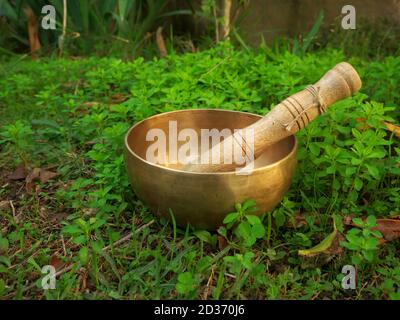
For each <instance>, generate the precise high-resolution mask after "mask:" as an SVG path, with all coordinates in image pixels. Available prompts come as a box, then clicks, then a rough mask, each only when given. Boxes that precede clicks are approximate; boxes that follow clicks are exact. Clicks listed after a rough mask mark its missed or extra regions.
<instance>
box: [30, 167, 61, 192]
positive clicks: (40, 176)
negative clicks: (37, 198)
mask: <svg viewBox="0 0 400 320" xmlns="http://www.w3.org/2000/svg"><path fill="white" fill-rule="evenodd" d="M56 176H58V173H56V172H52V171H49V170H46V169H41V168H34V169H33V170H32V171H31V172H30V173H29V174H28V176H27V177H26V179H25V182H26V191H27V192H29V193H32V191H33V185H34V181H37V180H39V181H40V182H42V183H46V182H47V181H49V180H51V179H53V178H54V177H56Z"/></svg>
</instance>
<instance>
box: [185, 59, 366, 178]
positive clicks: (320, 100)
mask: <svg viewBox="0 0 400 320" xmlns="http://www.w3.org/2000/svg"><path fill="white" fill-rule="evenodd" d="M360 88H361V79H360V77H359V75H358V73H357V71H356V70H355V69H354V68H353V67H352V66H351V65H350V64H349V63H347V62H341V63H339V64H337V65H336V66H335V67H334V68H332V69H331V70H329V71H328V72H327V73H326V74H325V75H324V76H323V77H322V78H321V79H320V80H319V81H318V82H317V83H315V84H314V85H311V86H308V87H307V88H305V89H304V90H302V91H299V92H297V93H295V94H293V95H292V96H290V97H288V98H286V99H285V100H283V101H282V102H281V103H279V104H278V105H276V106H275V107H274V108H273V109H272V110H271V111H270V112H269V113H268V114H267V115H266V116H264V117H263V118H262V119H260V120H258V121H257V122H255V123H254V124H252V125H251V126H248V127H247V128H245V129H244V130H247V129H252V130H253V132H254V157H252V159H255V158H257V156H259V155H260V154H261V153H262V152H263V150H264V149H265V148H267V147H268V146H270V145H272V144H274V143H276V142H278V141H280V140H282V139H284V138H286V137H288V136H290V135H293V134H294V133H296V132H297V131H299V130H300V129H302V128H304V127H305V126H306V125H307V124H308V123H310V122H311V121H312V120H314V119H315V118H316V117H317V116H318V115H320V114H321V113H323V112H324V111H326V108H327V107H328V106H330V105H331V104H333V103H335V102H337V101H339V100H342V99H344V98H347V97H349V96H351V95H353V94H354V93H355V92H357V91H358V90H359V89H360ZM227 139H229V140H228V141H225V142H226V143H225V142H224V143H219V144H217V145H215V146H214V147H212V148H211V149H210V155H211V154H212V151H215V150H218V149H219V150H220V161H219V163H218V164H212V163H211V162H210V164H201V165H199V164H195V163H196V162H197V161H198V159H197V160H196V161H195V163H193V164H188V165H185V166H183V170H190V171H194V172H221V171H229V170H232V169H234V168H235V167H237V164H236V163H234V162H233V163H232V164H226V163H224V152H230V154H233V152H232V150H224V148H223V145H224V146H227V147H228V148H229V147H230V148H232V149H233V145H234V143H240V142H243V144H242V146H244V145H245V143H248V141H246V136H245V135H243V136H240V135H236V136H235V135H232V136H230V137H228V138H227ZM225 140H226V139H225Z"/></svg>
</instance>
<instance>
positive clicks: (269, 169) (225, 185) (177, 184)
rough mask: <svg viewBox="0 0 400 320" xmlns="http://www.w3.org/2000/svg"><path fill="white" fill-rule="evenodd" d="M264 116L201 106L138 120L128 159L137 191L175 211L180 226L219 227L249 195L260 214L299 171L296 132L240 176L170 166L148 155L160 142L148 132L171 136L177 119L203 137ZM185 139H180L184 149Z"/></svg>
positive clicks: (160, 211) (162, 210)
mask: <svg viewBox="0 0 400 320" xmlns="http://www.w3.org/2000/svg"><path fill="white" fill-rule="evenodd" d="M260 118H261V116H259V115H255V114H250V113H244V112H237V111H228V110H217V109H195V110H180V111H173V112H167V113H162V114H158V115H155V116H153V117H150V118H147V119H145V120H143V121H141V122H139V123H137V124H135V125H134V126H133V127H131V128H130V130H129V131H128V133H127V134H126V137H125V163H126V167H127V170H128V175H129V179H130V182H131V185H132V188H133V190H134V191H135V193H136V195H137V196H138V197H139V198H140V199H141V200H142V201H143V202H144V203H145V204H146V205H147V206H148V207H149V208H150V210H151V211H152V212H153V213H155V214H157V215H161V216H164V217H166V218H170V211H171V212H172V213H173V214H174V216H175V219H176V223H177V224H178V225H179V226H185V225H186V224H187V223H190V224H191V225H192V226H194V227H195V228H200V229H209V230H213V229H216V228H217V227H218V226H220V225H222V221H223V219H224V217H225V216H226V214H228V213H229V212H232V211H233V210H234V205H235V203H237V202H243V201H244V200H246V199H254V200H255V201H256V202H257V208H258V211H257V212H256V213H255V214H258V215H261V214H263V213H264V212H266V211H269V210H271V209H273V208H274V207H275V206H276V205H277V204H278V203H279V202H280V200H281V199H282V197H283V195H284V194H285V192H286V191H287V190H288V188H289V186H290V183H291V180H292V176H293V173H294V171H295V167H296V163H297V161H296V151H297V142H296V138H295V137H294V136H290V137H288V138H286V139H284V140H281V141H279V142H278V143H276V144H274V145H272V146H270V147H269V148H268V149H266V150H265V151H264V153H263V154H262V155H261V156H259V157H258V158H257V159H256V160H255V165H254V169H253V171H252V172H251V173H250V174H248V175H238V174H237V172H236V171H230V172H220V173H197V172H187V171H182V170H179V169H176V168H174V166H172V165H171V166H170V165H169V164H168V163H167V164H166V165H165V166H164V165H159V164H155V163H151V162H149V161H147V160H146V150H148V147H149V146H150V145H151V144H153V143H154V141H146V135H147V132H148V131H149V130H150V129H153V128H159V129H162V130H163V131H164V132H165V133H166V134H167V139H168V131H169V122H170V121H176V123H177V129H178V132H179V131H180V130H181V129H185V128H192V129H195V130H196V132H198V134H199V136H200V130H201V129H212V128H216V129H218V130H222V129H225V128H228V129H230V130H232V132H233V131H234V129H241V128H245V127H247V126H249V125H250V124H252V123H253V122H255V121H257V120H259V119H260ZM183 143H185V142H180V143H179V142H178V148H179V144H183ZM167 148H168V145H167ZM166 151H167V153H168V150H166ZM166 156H168V154H167V155H166Z"/></svg>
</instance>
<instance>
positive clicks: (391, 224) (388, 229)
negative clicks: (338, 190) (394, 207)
mask: <svg viewBox="0 0 400 320" xmlns="http://www.w3.org/2000/svg"><path fill="white" fill-rule="evenodd" d="M363 220H365V219H363ZM343 223H344V224H345V225H350V226H354V227H356V226H357V225H356V224H355V223H353V222H352V217H350V216H346V217H344V218H343ZM371 230H378V231H379V232H380V233H382V236H383V239H381V240H380V244H383V243H385V242H386V241H393V240H396V239H399V238H400V216H396V217H393V218H390V219H386V218H384V219H376V227H372V228H371Z"/></svg>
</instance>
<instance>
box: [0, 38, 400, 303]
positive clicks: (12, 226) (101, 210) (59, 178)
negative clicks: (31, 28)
mask: <svg viewBox="0 0 400 320" xmlns="http://www.w3.org/2000/svg"><path fill="white" fill-rule="evenodd" d="M344 60H345V61H349V62H351V63H352V64H353V65H354V66H355V68H356V69H357V70H358V71H359V73H360V76H361V78H362V80H363V88H362V90H361V92H359V93H358V94H356V95H355V96H353V97H351V98H348V99H345V100H343V101H341V102H338V103H336V104H335V105H333V106H332V107H330V108H329V111H328V112H327V113H326V114H323V115H321V116H320V117H318V118H317V119H316V120H315V121H313V122H312V123H311V124H310V125H309V126H307V127H306V128H305V129H304V130H302V131H301V132H299V133H298V134H297V138H298V142H299V148H298V167H297V170H296V175H295V177H294V180H293V183H292V184H291V187H290V189H289V191H288V192H287V193H286V195H285V197H284V199H283V200H282V202H281V203H280V204H279V205H278V206H277V207H276V208H275V209H274V210H272V211H270V212H265V213H263V215H262V216H260V217H258V216H255V215H254V212H255V211H254V208H256V207H257V203H255V202H254V201H253V200H252V199H246V200H245V201H243V203H237V204H235V203H232V212H231V213H229V214H227V216H226V218H225V220H224V226H221V227H220V228H219V229H218V230H217V231H207V230H196V229H194V228H192V227H191V226H187V227H186V228H181V227H178V226H177V225H176V224H175V221H174V219H173V212H171V219H164V218H159V217H158V216H155V215H153V214H152V213H151V212H149V210H148V208H147V207H146V205H145V204H144V203H142V202H141V201H140V200H139V199H138V198H137V197H136V195H135V194H134V193H133V191H132V190H131V188H130V185H129V182H128V178H127V173H126V170H125V165H124V160H123V137H124V135H125V134H126V132H127V130H128V128H129V127H130V126H132V125H133V124H134V123H136V122H138V121H140V120H143V119H145V118H146V117H149V116H151V115H154V114H157V113H161V112H166V111H172V110H178V109H188V108H221V109H228V110H239V111H245V112H251V113H256V114H261V115H262V114H266V113H267V112H268V110H270V108H271V107H272V106H274V105H275V104H277V103H278V102H279V101H281V100H282V99H284V98H285V97H287V96H289V95H290V94H293V93H295V92H297V91H299V90H301V89H303V88H304V87H305V86H306V85H308V84H310V83H314V82H315V81H316V80H317V79H318V78H319V77H320V76H321V75H322V74H323V73H324V72H326V71H327V70H329V69H330V68H332V67H333V66H334V65H335V64H336V63H338V62H341V61H344ZM0 72H1V76H0V88H1V90H0V154H1V157H0V167H1V170H0V297H1V298H9V299H10V298H16V299H22V298H39V299H40V298H47V299H174V298H184V299H195V298H196V299H399V298H400V259H399V250H398V248H399V242H398V241H399V240H397V238H396V237H392V239H388V238H387V237H386V236H385V232H384V231H385V230H383V231H382V230H380V231H379V230H378V229H377V227H378V226H379V225H380V224H379V223H380V221H381V220H382V219H391V220H392V221H397V216H398V215H399V214H400V178H399V173H400V143H399V141H400V140H399V139H400V138H399V131H396V129H393V126H395V125H396V123H397V124H398V122H399V119H400V111H399V109H398V106H399V103H400V58H399V57H396V56H390V55H388V56H386V57H384V58H381V59H379V60H373V61H371V60H369V59H368V60H367V59H365V58H363V57H352V58H348V57H346V55H345V53H344V52H342V51H341V50H337V49H329V48H326V49H324V50H323V51H322V50H321V51H316V52H311V53H310V52H309V53H307V52H302V54H301V55H299V54H296V53H294V52H292V51H288V50H281V51H279V52H278V51H277V49H270V48H269V47H267V46H265V45H263V46H261V47H260V48H259V49H240V48H239V49H238V48H235V47H234V46H233V45H231V44H230V43H229V42H221V43H219V44H218V45H217V46H215V47H214V48H211V49H208V50H203V51H200V52H196V53H186V54H182V55H177V54H174V53H173V52H172V53H169V54H168V55H167V56H165V57H163V58H154V59H151V60H150V61H147V60H145V59H143V58H140V57H139V58H136V59H134V60H132V61H125V62H124V61H121V60H119V59H115V58H97V57H86V58H79V59H69V58H57V59H54V58H46V57H42V58H40V59H39V60H31V59H29V58H10V59H8V60H7V61H6V62H4V63H2V64H1V65H0ZM390 125H392V126H390ZM187 210H188V212H189V211H190V210H191V208H187ZM381 231H382V232H381ZM398 232H399V231H398V229H397V233H398ZM324 239H325V240H324ZM319 244H320V245H319ZM318 245H319V246H318ZM45 265H52V266H54V267H55V268H56V270H57V272H58V273H59V275H58V277H57V280H56V285H55V289H52V290H43V288H42V286H41V284H42V280H43V278H44V277H45V274H43V273H42V267H43V266H45ZM345 265H353V266H355V267H356V270H357V279H356V282H357V283H356V287H355V289H344V288H343V287H342V279H343V277H344V275H343V274H342V272H341V270H342V267H343V266H345Z"/></svg>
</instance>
